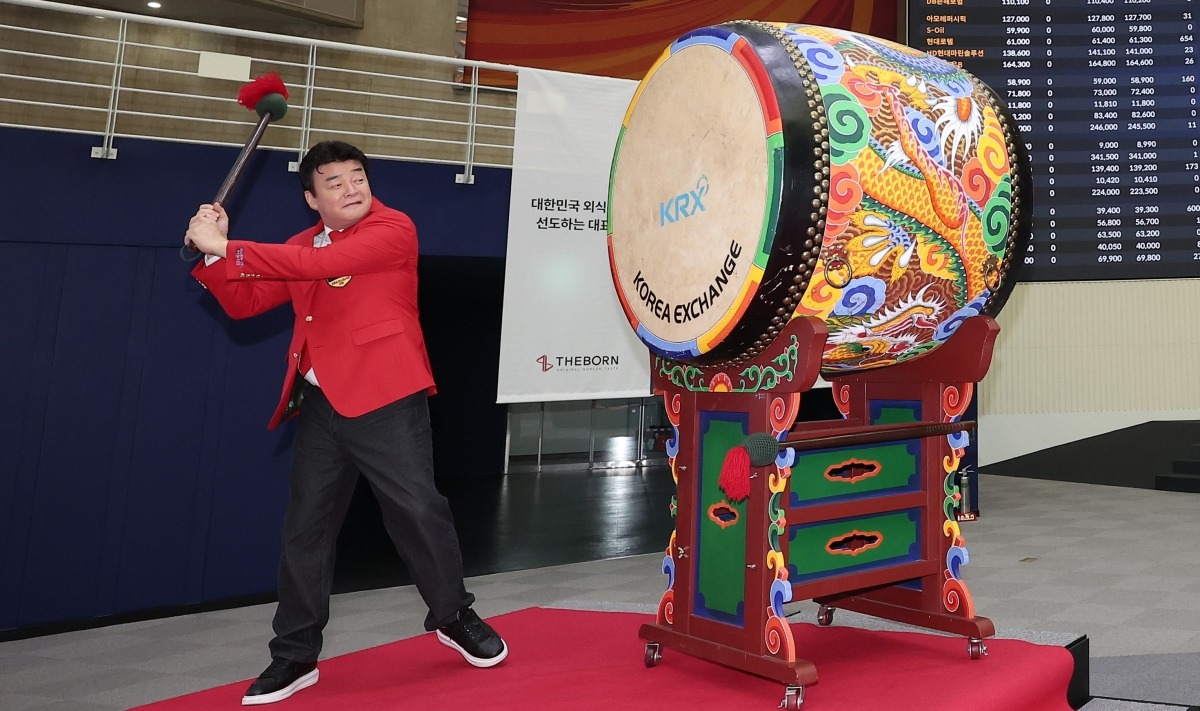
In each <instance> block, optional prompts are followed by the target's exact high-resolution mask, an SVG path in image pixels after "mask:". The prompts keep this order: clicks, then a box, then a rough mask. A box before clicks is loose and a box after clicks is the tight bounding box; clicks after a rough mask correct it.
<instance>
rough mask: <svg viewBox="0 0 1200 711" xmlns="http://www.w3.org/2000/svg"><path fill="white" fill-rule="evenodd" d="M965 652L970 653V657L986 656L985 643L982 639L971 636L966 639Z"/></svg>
mask: <svg viewBox="0 0 1200 711" xmlns="http://www.w3.org/2000/svg"><path fill="white" fill-rule="evenodd" d="M967 653H968V654H970V655H971V659H979V658H980V657H986V656H987V645H986V644H984V642H983V640H982V639H978V638H976V637H972V638H971V639H969V640H967Z"/></svg>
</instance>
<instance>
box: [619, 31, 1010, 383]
mask: <svg viewBox="0 0 1200 711" xmlns="http://www.w3.org/2000/svg"><path fill="white" fill-rule="evenodd" d="M1031 198H1032V181H1031V177H1030V172H1029V161H1028V157H1027V155H1026V151H1025V147H1024V144H1023V143H1022V141H1021V138H1020V136H1019V135H1018V134H1017V131H1016V126H1015V124H1014V123H1013V121H1012V119H1011V117H1010V116H1009V114H1008V111H1007V109H1006V108H1005V107H1004V105H1003V103H1002V102H1001V100H1000V99H999V98H998V97H997V96H996V94H995V93H994V92H993V91H992V90H991V89H989V88H988V87H987V86H985V85H984V84H983V83H981V82H980V81H978V80H977V79H975V78H974V77H972V76H970V75H969V74H967V73H966V72H964V71H963V70H962V69H960V68H958V67H956V66H954V65H952V64H949V63H947V62H945V61H942V60H940V59H937V58H935V57H931V56H929V55H927V54H924V53H922V52H917V51H916V50H913V49H910V48H907V47H904V46H902V45H898V44H895V43H893V42H888V41H886V40H881V39H877V38H874V37H869V36H866V35H861V34H856V33H853V32H848V31H843V30H834V29H829V28H824V27H815V26H810V25H788V24H778V23H763V22H750V21H746V22H733V23H728V24H725V25H719V26H713V27H705V28H702V29H699V30H696V31H694V32H690V33H688V34H687V35H684V36H683V37H681V38H680V39H678V40H677V41H676V42H674V43H673V44H672V45H671V46H670V47H669V48H668V49H667V51H666V52H664V53H663V55H662V57H661V58H660V59H659V60H658V62H657V63H656V64H655V65H654V67H653V68H651V70H650V71H649V73H648V74H647V75H646V77H645V78H644V79H643V80H642V82H641V84H640V85H639V87H638V89H637V91H636V93H635V94H634V97H633V100H632V102H631V103H630V106H629V110H628V111H627V112H626V115H625V120H624V122H623V125H622V129H621V133H620V137H619V138H618V141H617V146H616V151H615V154H614V157H613V166H612V174H611V179H610V182H609V203H608V205H609V214H608V228H609V235H608V246H609V260H610V266H611V269H612V276H613V282H614V284H615V286H616V289H617V293H618V296H619V297H620V299H621V303H622V306H623V308H624V310H625V313H626V315H627V317H628V319H629V322H630V324H631V325H632V326H633V328H634V329H635V330H636V331H637V334H638V336H639V337H640V338H641V340H642V341H643V343H645V344H646V345H647V346H648V347H649V348H650V349H651V350H652V351H653V352H655V353H657V354H659V355H661V356H663V357H667V358H672V359H675V360H682V361H688V362H693V363H697V364H705V365H708V364H730V363H734V364H736V363H739V362H744V361H746V360H749V359H750V358H753V357H754V356H756V355H758V354H759V353H761V352H762V351H763V350H765V349H766V348H767V346H768V345H770V343H771V342H772V341H773V340H774V338H775V337H776V336H777V335H778V334H779V333H780V331H781V329H782V328H783V326H784V325H785V324H786V323H787V321H788V320H789V319H791V318H793V317H796V316H812V317H816V318H820V319H822V320H824V321H825V323H826V324H827V325H828V327H829V339H828V341H827V342H826V347H825V352H824V357H823V363H822V367H823V369H824V370H825V371H827V372H832V371H841V370H859V369H866V368H875V367H881V366H886V365H890V364H893V363H897V362H900V361H904V360H907V359H910V358H914V357H918V356H920V355H922V354H925V353H928V352H929V351H931V350H933V349H934V348H936V347H937V346H938V345H939V344H941V343H942V342H944V341H945V340H946V339H947V338H949V337H950V335H951V334H952V333H954V331H955V329H956V328H957V327H958V325H959V324H960V323H961V322H962V320H963V319H964V318H966V317H968V316H972V315H976V314H987V315H994V314H996V313H997V312H998V311H999V310H1000V307H1001V306H1002V305H1003V303H1004V301H1005V299H1006V298H1007V296H1008V293H1009V292H1010V291H1011V289H1012V286H1013V283H1014V276H1015V272H1016V268H1017V266H1018V265H1019V264H1020V261H1021V260H1022V259H1023V257H1024V251H1025V249H1026V244H1027V243H1028V239H1029V232H1030V224H1031V219H1032V215H1033V212H1032V200H1031Z"/></svg>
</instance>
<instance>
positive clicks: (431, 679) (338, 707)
mask: <svg viewBox="0 0 1200 711" xmlns="http://www.w3.org/2000/svg"><path fill="white" fill-rule="evenodd" d="M649 619H652V617H648V616H647V615H641V614H632V613H624V612H580V611H576V610H554V609H544V608H531V609H527V610H521V611H519V612H513V613H510V614H507V615H502V616H500V617H495V618H492V619H491V620H490V621H491V622H492V624H493V625H494V626H495V628H496V630H497V631H499V632H500V634H501V635H503V636H504V638H505V639H506V640H507V641H508V643H509V647H510V649H511V652H510V654H509V657H508V659H507V660H506V661H505V662H504V663H502V664H501V665H499V666H497V667H494V668H492V669H475V668H473V667H469V666H467V664H466V663H465V662H464V661H463V660H462V658H461V657H459V655H458V654H457V653H455V652H453V651H451V650H450V649H448V648H446V647H443V646H442V645H441V644H438V642H437V640H436V639H435V638H434V636H433V635H432V634H426V635H422V636H420V637H416V638H414V639H408V640H403V641H400V642H395V643H393V644H387V645H384V646H382V647H375V648H373V649H367V650H363V651H361V652H355V653H353V654H347V655H345V656H341V657H336V658H333V659H329V660H326V661H322V662H321V680H320V682H319V683H318V684H317V685H316V686H313V687H311V688H309V689H306V690H304V691H301V692H299V693H297V694H296V695H295V696H293V697H292V698H290V699H288V700H286V701H283V702H280V703H279V704H275V705H272V706H264V707H259V708H274V709H279V710H280V711H343V710H345V711H350V710H353V711H366V710H368V709H419V710H421V711H425V710H428V709H487V711H498V710H502V709H520V710H521V711H529V710H531V709H532V710H537V711H541V710H542V709H547V710H549V709H553V710H554V711H558V710H560V709H572V710H573V709H611V710H613V711H618V710H619V711H626V710H628V709H654V710H655V711H661V710H662V709H705V710H707V709H737V710H738V711H741V710H742V709H762V710H763V711H768V710H769V709H773V708H776V707H777V706H778V704H779V702H780V701H781V700H782V699H783V689H784V687H783V685H782V684H780V683H777V682H773V681H769V680H765V679H761V678H759V677H755V676H751V675H749V674H746V673H743V672H739V671H734V670H732V669H728V668H726V667H721V666H718V665H716V664H713V663H711V662H706V661H703V660H699V659H695V658H693V657H689V656H687V655H686V654H683V653H681V652H676V651H674V650H672V649H668V648H664V649H663V658H662V661H661V662H659V664H658V666H656V667H654V668H653V669H649V668H646V666H645V665H644V663H643V650H644V648H645V643H644V642H643V641H642V640H641V639H639V638H638V636H637V633H638V628H639V626H640V625H641V624H642V623H644V622H646V621H648V620H649ZM792 630H793V633H794V634H795V637H796V642H797V646H798V655H799V656H801V657H804V658H807V659H810V660H812V661H813V662H814V663H816V665H817V674H818V675H819V677H820V680H819V681H818V683H817V684H816V685H814V686H811V687H809V689H808V690H807V692H806V694H805V700H804V711H875V710H880V711H882V710H884V709H886V710H887V711H943V710H945V711H950V710H952V709H953V710H956V711H957V710H960V709H985V710H987V711H1007V710H1009V709H1011V711H1060V710H1061V711H1069V710H1070V706H1069V705H1068V704H1067V700H1066V689H1067V682H1068V680H1069V679H1070V676H1071V671H1072V668H1073V664H1072V661H1071V655H1070V653H1069V652H1068V651H1067V650H1065V649H1063V648H1061V647H1050V646H1042V645H1035V644H1030V643H1028V642H1019V641H1014V640H988V654H989V656H987V657H984V658H983V659H980V660H976V661H972V660H971V659H970V658H969V656H968V655H967V644H966V640H964V639H961V638H957V637H949V638H948V637H939V636H934V635H928V634H919V633H909V632H873V631H864V630H856V629H851V628H847V627H838V626H832V627H817V626H815V625H810V624H795V625H793V626H792ZM264 653H265V650H264ZM265 661H267V660H265V659H264V662H265ZM247 684H248V681H246V682H238V683H236V684H230V685H228V686H222V687H218V688H216V689H210V690H208V691H202V692H199V693H195V694H189V695H187V696H181V697H179V698H176V699H171V700H168V701H161V702H158V703H155V704H150V705H148V706H141V707H139V709H141V710H142V711H198V710H200V709H204V710H206V711H207V710H209V709H232V708H235V707H239V704H240V700H241V696H242V692H243V691H245V689H246V686H247Z"/></svg>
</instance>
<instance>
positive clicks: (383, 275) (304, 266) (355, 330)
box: [192, 198, 435, 429]
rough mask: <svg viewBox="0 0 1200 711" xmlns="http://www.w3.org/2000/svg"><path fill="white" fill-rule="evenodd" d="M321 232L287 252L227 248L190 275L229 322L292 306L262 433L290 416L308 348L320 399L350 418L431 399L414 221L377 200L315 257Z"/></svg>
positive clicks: (291, 244) (302, 236)
mask: <svg viewBox="0 0 1200 711" xmlns="http://www.w3.org/2000/svg"><path fill="white" fill-rule="evenodd" d="M324 229H325V226H324V225H323V224H321V223H317V224H316V225H315V226H313V227H311V228H309V229H307V230H305V231H303V232H301V233H299V234H297V235H294V236H293V237H291V238H290V239H288V241H287V243H286V244H262V243H258V242H245V241H242V240H230V241H229V245H228V249H227V252H226V254H227V256H226V258H225V259H222V260H220V261H218V262H215V263H213V264H212V265H210V266H205V265H204V263H203V262H201V263H200V264H198V265H196V267H195V269H193V270H192V275H193V276H195V278H196V279H197V280H199V282H200V283H201V284H203V285H204V287H205V288H206V289H208V290H209V291H210V292H212V294H213V296H215V297H216V298H217V301H218V302H220V304H221V308H223V309H225V313H227V314H229V316H230V317H232V318H237V319H240V318H249V317H250V316H256V315H258V314H261V313H263V312H264V311H268V310H270V309H273V308H275V307H276V306H279V305H281V304H283V303H285V302H287V301H291V302H292V310H293V311H294V312H295V314H296V322H295V326H294V327H293V330H292V342H291V345H290V346H289V348H288V353H287V368H286V371H285V372H286V374H285V375H284V379H283V394H282V397H281V398H280V401H279V406H278V407H277V408H276V409H275V414H274V416H273V417H272V418H271V422H270V424H269V425H268V429H274V428H275V427H277V426H278V425H279V423H280V422H283V421H284V420H285V419H287V418H288V417H290V416H291V415H292V414H294V408H291V407H289V399H290V396H291V393H292V388H293V385H294V384H295V381H296V378H298V377H302V376H301V373H300V369H299V360H300V354H301V353H302V352H303V350H304V349H305V348H307V349H308V355H309V358H310V359H311V362H312V367H313V368H314V370H315V371H316V373H317V378H318V379H319V380H320V382H321V390H322V392H324V394H325V396H326V397H327V398H329V402H330V404H332V405H333V407H334V409H335V410H337V411H338V413H339V414H341V415H344V416H346V417H358V416H359V415H363V414H366V413H368V412H371V411H372V410H376V409H378V408H380V407H383V406H384V405H388V404H390V403H393V402H395V401H397V400H399V399H400V398H403V397H405V396H407V395H411V394H412V393H415V392H417V391H419V390H425V391H427V392H428V393H429V394H433V393H434V392H435V388H434V383H433V374H432V372H431V370H430V367H429V356H428V355H427V354H426V352H425V338H424V336H423V335H422V333H421V324H420V321H419V319H418V315H417V231H416V228H415V227H414V226H413V223H412V220H410V219H409V218H408V216H407V215H405V214H404V213H402V212H399V211H397V210H393V209H391V208H389V207H387V206H385V205H384V204H383V203H381V202H380V201H379V199H378V198H374V199H373V201H372V204H371V209H370V211H369V212H368V213H367V215H366V217H364V218H363V219H361V220H359V221H358V222H357V223H356V224H354V225H353V226H351V227H349V228H347V229H346V230H344V231H342V232H340V233H338V232H332V233H331V234H330V237H331V238H332V240H333V243H332V244H330V245H328V246H326V247H322V248H320V249H316V248H314V247H313V246H312V244H313V237H314V236H316V235H318V234H320V233H321V232H323V231H324ZM347 276H348V277H350V279H349V280H348V281H346V280H345V277H347ZM334 284H342V286H334Z"/></svg>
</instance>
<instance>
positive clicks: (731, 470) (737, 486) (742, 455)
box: [717, 445, 750, 504]
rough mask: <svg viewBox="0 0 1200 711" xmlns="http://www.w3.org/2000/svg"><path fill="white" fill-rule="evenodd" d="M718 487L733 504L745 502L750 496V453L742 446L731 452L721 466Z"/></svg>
mask: <svg viewBox="0 0 1200 711" xmlns="http://www.w3.org/2000/svg"><path fill="white" fill-rule="evenodd" d="M717 486H719V487H721V491H724V492H725V495H726V496H728V497H729V500H730V501H732V502H733V503H735V504H736V503H738V502H741V501H745V500H746V499H747V498H749V496H750V452H748V451H747V450H746V448H745V447H744V446H742V445H738V446H736V447H734V448H733V449H731V450H729V453H728V454H726V455H725V462H724V463H723V464H722V465H721V478H720V479H719V480H718V481H717Z"/></svg>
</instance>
